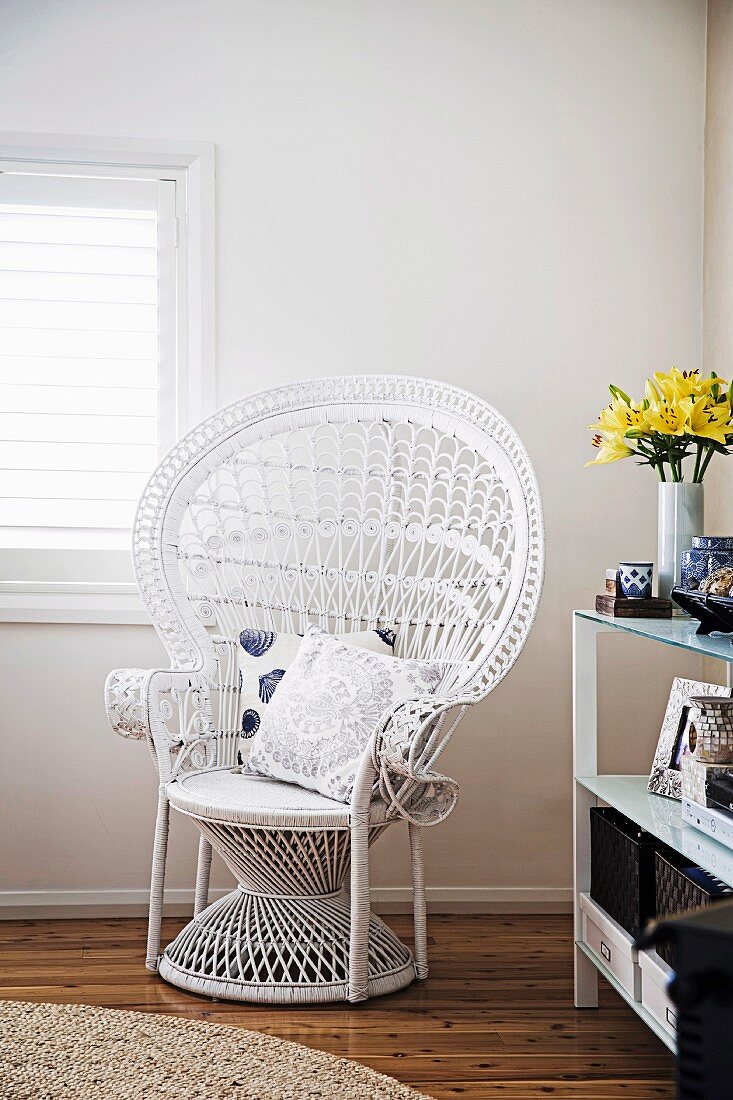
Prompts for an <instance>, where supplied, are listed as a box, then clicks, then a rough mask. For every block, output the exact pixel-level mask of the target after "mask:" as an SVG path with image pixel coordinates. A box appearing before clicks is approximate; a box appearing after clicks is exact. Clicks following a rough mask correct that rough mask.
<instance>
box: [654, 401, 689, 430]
mask: <svg viewBox="0 0 733 1100" xmlns="http://www.w3.org/2000/svg"><path fill="white" fill-rule="evenodd" d="M644 420H645V426H646V427H647V428H648V429H649V430H650V431H652V432H661V434H662V435H684V434H685V410H684V409H683V408H682V407H681V403H679V402H675V404H670V402H669V401H666V400H664V399H662V400H661V401H657V402H656V403H655V404H653V405H650V406H649V408H648V409H645V410H644Z"/></svg>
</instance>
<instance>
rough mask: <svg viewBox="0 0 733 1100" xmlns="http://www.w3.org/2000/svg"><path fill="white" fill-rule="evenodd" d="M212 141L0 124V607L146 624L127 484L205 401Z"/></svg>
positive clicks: (14, 612) (132, 489)
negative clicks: (8, 128) (10, 129)
mask: <svg viewBox="0 0 733 1100" xmlns="http://www.w3.org/2000/svg"><path fill="white" fill-rule="evenodd" d="M214 203H215V195H214V147H213V145H211V144H209V143H205V142H177V141H160V142H159V141H144V140H140V141H135V142H130V141H128V140H125V139H117V138H89V137H72V136H69V135H63V136H57V137H55V136H53V135H47V134H13V133H0V621H3V620H4V621H33V622H38V621H41V622H49V621H52V622H146V621H148V620H147V617H146V615H145V612H144V610H143V608H142V605H141V603H140V601H139V598H138V595H137V586H136V585H135V583H134V578H133V576H132V567H131V558H130V534H131V532H130V528H131V525H132V522H133V518H134V513H135V508H136V505H137V500H138V498H139V496H140V492H141V490H142V488H143V486H144V484H145V482H146V480H147V478H148V477H149V475H150V473H151V472H152V470H153V469H154V467H155V466H156V464H157V462H158V460H159V458H160V457H161V455H162V454H163V453H164V452H165V451H166V450H167V449H168V448H169V447H170V446H171V445H172V444H173V443H174V442H175V440H176V439H177V438H179V437H180V436H181V435H182V434H184V433H185V432H186V431H187V430H188V429H189V428H191V427H192V426H193V425H195V424H196V423H198V422H199V421H200V420H201V419H202V417H204V416H205V415H207V413H209V412H211V411H213V388H214V386H213V379H214V351H215V338H214V239H215V233H214Z"/></svg>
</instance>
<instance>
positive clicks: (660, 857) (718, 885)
mask: <svg viewBox="0 0 733 1100" xmlns="http://www.w3.org/2000/svg"><path fill="white" fill-rule="evenodd" d="M654 879H655V895H656V907H657V919H658V920H661V919H662V918H663V917H672V916H675V914H677V913H691V912H692V911H693V910H695V909H704V908H706V906H708V905H711V904H712V903H713V902H715V901H721V900H723V899H724V898H728V899H729V900H730V899H731V898H733V890H732V889H731V888H730V887H729V886H726V884H725V883H724V882H721V881H720V879H718V878H716V877H715V875H711V874H710V873H709V872H708V871H703V869H702V868H701V867H698V866H697V864H694V863H693V862H692V860H689V859H686V858H685V856H682V855H679V853H677V852H672V851H668V850H667V851H658V852H657V853H656V854H655V858H654ZM656 950H657V954H658V955H660V956H661V957H662V958H663V959H664V961H665V962H666V963H668V964H669V965H670V966H671V967H672V968H673V969H674V967H675V965H676V958H675V951H674V948H673V947H671V946H670V945H669V944H660V945H658V946H657V949H656Z"/></svg>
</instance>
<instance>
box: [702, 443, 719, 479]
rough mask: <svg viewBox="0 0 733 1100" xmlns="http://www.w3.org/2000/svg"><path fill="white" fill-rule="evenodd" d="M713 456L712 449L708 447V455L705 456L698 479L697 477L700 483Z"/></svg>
mask: <svg viewBox="0 0 733 1100" xmlns="http://www.w3.org/2000/svg"><path fill="white" fill-rule="evenodd" d="M714 454H715V451H714V450H713V448H712V447H709V448H708V453H707V454H706V455H705V460H704V462H703V464H702V466H701V468H700V477H699V480H700V481H702V479H703V478H704V477H705V471H706V470H707V468H708V466H709V465H710V460H711V458H712V457H713V455H714Z"/></svg>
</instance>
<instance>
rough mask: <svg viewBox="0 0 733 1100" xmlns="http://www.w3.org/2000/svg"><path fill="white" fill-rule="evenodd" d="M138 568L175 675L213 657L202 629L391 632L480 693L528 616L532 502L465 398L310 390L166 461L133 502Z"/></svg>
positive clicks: (504, 445)
mask: <svg viewBox="0 0 733 1100" xmlns="http://www.w3.org/2000/svg"><path fill="white" fill-rule="evenodd" d="M135 560H136V569H137V574H138V579H139V582H140V587H141V590H142V592H143V595H144V597H145V598H146V600H147V603H148V606H149V609H150V611H151V614H152V616H153V619H154V621H155V622H156V625H157V627H158V629H159V631H160V633H161V635H162V637H163V640H164V641H165V643H166V645H167V647H168V649H169V651H170V653H171V656H172V658H173V660H174V662H176V663H178V664H179V665H180V666H181V667H190V668H192V669H197V668H202V667H203V666H204V664H205V662H207V661H209V659H210V657H211V649H210V637H209V635H210V633H211V632H212V630H213V632H214V633H215V634H218V635H224V636H225V637H230V638H235V637H237V636H238V634H239V632H240V631H241V630H242V629H243V627H245V626H260V627H264V628H266V629H272V630H288V631H293V632H301V633H302V632H303V630H305V628H306V627H307V625H308V624H309V623H318V624H320V625H322V626H323V627H325V628H326V629H328V630H329V631H351V630H362V629H368V628H386V629H391V630H395V631H396V634H397V652H398V654H400V655H402V656H411V657H421V658H434V659H441V660H443V661H445V662H446V670H447V671H446V677H445V681H444V689H445V690H458V689H459V688H460V689H461V690H464V689H466V688H468V689H469V690H473V691H475V692H477V693H479V694H483V693H485V692H486V691H487V690H489V688H490V687H491V686H493V684H494V683H495V682H496V681H497V680H498V679H500V678H501V676H503V675H504V673H505V672H506V671H507V669H508V667H509V665H510V664H511V663H512V661H513V659H514V657H515V656H516V653H517V652H518V650H519V648H520V647H521V644H522V641H523V639H524V637H525V635H526V633H527V631H528V630H529V627H530V625H531V622H532V618H533V616H534V611H535V608H536V604H537V600H538V597H539V590H540V585H541V575H542V528H541V515H540V505H539V496H538V493H537V486H536V482H535V479H534V475H533V473H532V470H531V467H530V465H529V462H528V460H527V456H526V454H525V451H524V449H523V447H522V445H521V443H520V442H519V440H518V438H517V436H516V434H515V433H514V432H513V430H512V429H511V427H510V426H509V425H508V424H507V423H506V421H505V420H504V419H503V418H502V417H500V416H499V415H498V414H497V413H496V411H495V410H494V409H492V408H491V407H490V406H489V405H487V404H485V403H484V402H482V401H479V400H478V399H477V398H474V397H472V396H471V395H469V394H466V393H464V392H463V391H460V390H456V389H454V388H452V387H449V386H444V385H441V384H439V383H433V382H427V381H423V380H419V379H411V378H395V377H381V376H374V377H359V378H335V379H330V380H324V381H319V382H310V383H303V384H299V385H293V386H286V387H282V388H280V389H277V390H271V391H267V392H265V393H262V394H259V395H255V396H254V397H252V398H247V399H245V400H243V401H241V402H239V403H237V404H235V405H233V406H229V407H228V408H227V409H224V410H222V411H221V412H220V413H218V414H216V415H215V416H214V417H211V418H210V419H209V420H208V421H205V422H204V423H203V424H202V425H201V426H200V427H199V428H198V429H196V430H195V431H194V432H192V433H191V434H190V435H189V436H187V437H186V438H184V440H182V441H181V443H180V444H178V446H177V447H176V448H174V450H173V451H172V452H171V454H170V455H169V456H168V457H167V459H166V460H165V461H164V462H163V463H162V464H161V467H160V468H159V470H158V471H157V472H156V474H155V475H154V476H153V478H152V479H151V482H150V483H149V486H148V488H147V490H146V493H145V495H144V496H143V499H142V501H141V504H140V509H139V512H138V517H137V523H136V530H135ZM207 628H208V631H207Z"/></svg>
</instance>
